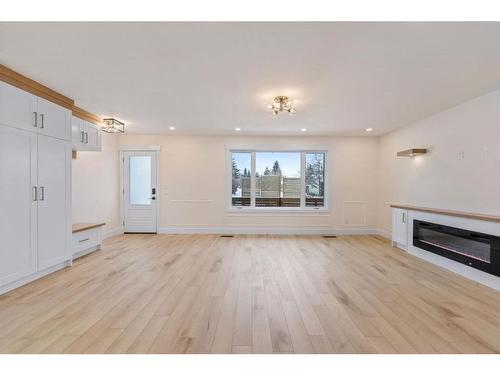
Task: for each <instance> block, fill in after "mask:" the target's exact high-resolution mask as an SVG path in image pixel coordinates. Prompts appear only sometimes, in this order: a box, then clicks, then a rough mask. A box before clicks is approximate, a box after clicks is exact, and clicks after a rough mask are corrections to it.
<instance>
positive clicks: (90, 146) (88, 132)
mask: <svg viewBox="0 0 500 375" xmlns="http://www.w3.org/2000/svg"><path fill="white" fill-rule="evenodd" d="M71 139H72V145H73V150H77V151H101V129H100V128H99V126H97V125H94V124H92V123H90V122H88V121H85V120H82V119H80V118H78V117H76V116H72V118H71Z"/></svg>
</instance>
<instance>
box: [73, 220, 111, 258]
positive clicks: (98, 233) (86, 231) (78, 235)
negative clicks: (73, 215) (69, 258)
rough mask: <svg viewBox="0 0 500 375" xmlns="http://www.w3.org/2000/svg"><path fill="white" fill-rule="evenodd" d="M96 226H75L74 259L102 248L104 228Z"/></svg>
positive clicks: (99, 225)
mask: <svg viewBox="0 0 500 375" xmlns="http://www.w3.org/2000/svg"><path fill="white" fill-rule="evenodd" d="M103 225H104V223H96V224H73V259H76V258H78V257H81V256H83V255H87V254H89V253H91V252H93V251H96V250H99V249H100V248H101V241H102V240H101V239H102V229H101V228H102V226H103Z"/></svg>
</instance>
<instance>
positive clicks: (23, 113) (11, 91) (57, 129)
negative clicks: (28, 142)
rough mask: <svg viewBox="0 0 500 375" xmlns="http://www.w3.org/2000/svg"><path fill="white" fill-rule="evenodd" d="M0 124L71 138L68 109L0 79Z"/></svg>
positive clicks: (61, 137)
mask: <svg viewBox="0 0 500 375" xmlns="http://www.w3.org/2000/svg"><path fill="white" fill-rule="evenodd" d="M0 104H1V105H0V124H2V125H8V126H12V127H16V128H19V129H23V130H28V131H31V132H34V133H39V134H43V135H48V136H51V137H55V138H59V139H63V140H70V139H71V126H70V121H71V111H70V110H69V109H67V108H64V107H61V106H59V105H57V104H54V103H52V102H49V101H48V100H45V99H43V98H40V97H37V96H36V95H33V94H31V93H29V92H26V91H23V90H21V89H18V88H17V87H14V86H11V85H9V84H7V83H5V82H0Z"/></svg>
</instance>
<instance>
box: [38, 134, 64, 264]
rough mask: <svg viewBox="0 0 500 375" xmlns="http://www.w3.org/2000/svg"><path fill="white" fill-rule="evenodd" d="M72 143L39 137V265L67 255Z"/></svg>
mask: <svg viewBox="0 0 500 375" xmlns="http://www.w3.org/2000/svg"><path fill="white" fill-rule="evenodd" d="M69 163H71V144H70V143H69V142H66V141H62V140H60V139H56V138H51V137H45V136H41V135H39V136H38V268H39V270H43V269H45V268H48V267H50V266H53V265H56V264H58V263H61V262H63V261H65V260H68V259H69V257H70V251H69V242H70V234H71V233H70V226H71V225H70V218H69V214H68V212H69V211H68V205H69V201H68V195H69V186H70V185H69V179H70V177H71V174H70V173H68V170H69V171H70V169H69V168H68V164H69Z"/></svg>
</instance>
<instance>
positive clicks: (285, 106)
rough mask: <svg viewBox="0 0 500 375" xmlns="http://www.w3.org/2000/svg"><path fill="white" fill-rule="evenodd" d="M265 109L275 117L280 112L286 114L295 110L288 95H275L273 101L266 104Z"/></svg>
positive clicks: (291, 113) (293, 112)
mask: <svg viewBox="0 0 500 375" xmlns="http://www.w3.org/2000/svg"><path fill="white" fill-rule="evenodd" d="M267 109H269V110H270V111H272V113H273V117H277V116H278V114H279V113H280V112H288V114H290V115H293V114H295V113H296V112H297V111H296V110H295V106H294V105H293V103H292V102H291V101H290V99H289V98H288V96H283V95H280V96H277V97H276V98H274V100H273V102H272V103H271V104H269V105H268V106H267Z"/></svg>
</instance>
